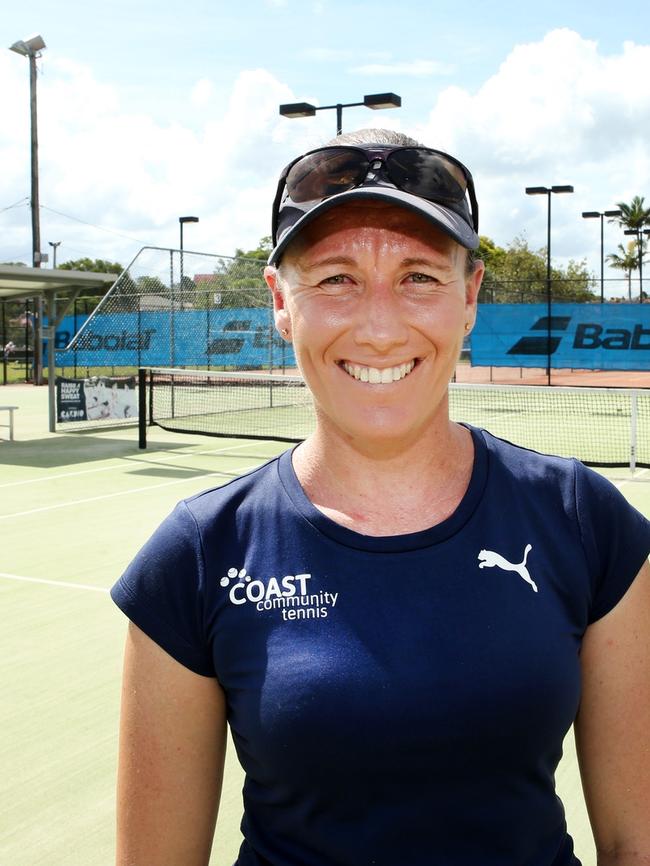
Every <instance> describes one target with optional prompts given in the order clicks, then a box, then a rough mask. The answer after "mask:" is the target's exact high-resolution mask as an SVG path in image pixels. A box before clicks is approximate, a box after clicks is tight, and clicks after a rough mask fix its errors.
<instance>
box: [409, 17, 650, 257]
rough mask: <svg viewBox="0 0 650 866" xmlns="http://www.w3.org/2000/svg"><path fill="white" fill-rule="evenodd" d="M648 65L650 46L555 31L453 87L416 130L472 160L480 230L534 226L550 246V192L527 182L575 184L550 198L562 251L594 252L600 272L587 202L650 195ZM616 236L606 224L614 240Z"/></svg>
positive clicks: (591, 206) (537, 242)
mask: <svg viewBox="0 0 650 866" xmlns="http://www.w3.org/2000/svg"><path fill="white" fill-rule="evenodd" d="M648 68H650V45H635V44H633V43H625V44H624V45H623V47H622V50H621V51H620V52H619V53H616V54H610V55H606V54H604V53H602V52H601V51H600V50H599V47H598V45H597V43H595V42H593V41H590V40H587V39H583V38H582V37H581V36H580V35H579V34H578V33H575V32H573V31H570V30H566V29H561V30H554V31H552V32H550V33H548V34H547V35H546V37H545V38H544V39H542V40H541V41H539V42H536V43H530V44H526V45H518V46H516V47H515V48H514V49H513V50H512V51H511V53H510V54H509V55H508V57H507V58H506V59H505V60H504V62H503V63H502V65H501V67H500V68H499V70H498V71H497V72H496V74H495V75H493V76H492V77H491V78H489V79H488V80H487V81H486V82H485V83H484V84H483V85H482V86H481V87H480V88H479V89H478V90H477V91H476V92H475V93H470V92H468V91H466V90H462V89H460V88H458V87H449V88H446V89H445V90H444V91H443V92H442V93H440V95H439V97H438V99H437V102H436V104H435V106H434V107H433V109H432V111H431V113H430V115H429V118H428V119H427V121H426V122H425V123H424V124H422V126H421V127H420V128H419V129H417V130H415V132H416V135H417V137H418V138H420V139H421V140H424V141H426V142H427V143H428V144H430V145H431V146H433V147H440V148H441V149H443V150H449V151H450V152H451V153H454V154H455V155H457V156H459V158H460V159H462V160H463V161H465V162H466V163H467V164H468V165H469V166H470V167H471V169H472V171H473V173H474V176H475V179H476V182H477V187H478V191H479V198H480V202H481V210H482V227H481V231H482V232H483V233H485V234H488V235H491V236H492V237H494V238H495V239H496V240H497V241H498V242H501V243H504V242H508V241H509V240H511V239H512V238H513V237H514V236H515V235H517V234H521V233H522V232H524V231H525V232H526V234H527V236H528V239H529V241H530V243H531V245H532V246H533V247H541V246H543V245H544V244H545V243H546V231H545V229H546V219H545V217H546V209H545V206H544V202H543V200H542V199H541V198H537V199H536V198H530V197H527V196H526V195H525V193H524V187H525V186H529V185H531V186H537V185H543V186H550V185H553V184H567V183H568V184H573V186H574V187H575V193H574V194H573V195H570V196H561V197H560V196H554V197H553V216H552V225H553V251H554V255H555V254H557V255H558V256H559V257H565V258H566V257H569V256H571V257H573V258H582V257H585V256H586V257H588V259H589V263H590V265H591V267H592V268H593V270H594V271H597V272H599V268H600V265H599V259H600V251H599V238H597V237H596V236H595V235H594V232H593V226H590V225H589V224H585V223H586V221H584V220H582V219H581V216H580V214H581V211H583V210H605V209H609V208H611V207H612V206H613V205H614V204H615V203H616V202H618V201H621V200H623V201H627V200H629V199H630V198H632V196H633V195H637V194H638V195H645V196H646V199H650V156H649V154H648V141H650V91H649V90H648V88H647V87H645V86H644V85H642V84H641V82H643V81H644V77H647V69H648ZM618 241H619V237H618V234H617V230H615V229H614V228H613V227H609V228H608V229H606V245H607V244H608V242H609V247H610V248H612V249H613V248H614V247H615V246H616V244H617V243H618Z"/></svg>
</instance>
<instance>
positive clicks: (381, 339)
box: [355, 286, 408, 354]
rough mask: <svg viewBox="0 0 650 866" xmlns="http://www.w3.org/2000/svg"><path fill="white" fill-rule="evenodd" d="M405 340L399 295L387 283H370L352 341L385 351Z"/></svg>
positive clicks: (405, 324) (383, 352) (381, 351)
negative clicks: (372, 284) (380, 284)
mask: <svg viewBox="0 0 650 866" xmlns="http://www.w3.org/2000/svg"><path fill="white" fill-rule="evenodd" d="M407 340H408V325H407V323H406V321H405V319H404V314H403V310H402V309H401V305H400V303H399V298H398V297H397V296H396V295H395V293H394V292H393V291H392V290H391V289H390V288H387V287H381V286H376V287H375V286H373V287H370V289H369V290H368V291H367V292H366V293H365V297H364V303H363V304H360V306H359V315H358V321H357V325H356V330H355V341H356V342H357V344H358V345H360V346H361V345H365V346H371V347H372V348H373V349H374V350H375V351H377V352H380V353H382V354H385V353H387V352H389V351H390V349H392V348H393V347H394V346H401V345H404V343H406V341H407Z"/></svg>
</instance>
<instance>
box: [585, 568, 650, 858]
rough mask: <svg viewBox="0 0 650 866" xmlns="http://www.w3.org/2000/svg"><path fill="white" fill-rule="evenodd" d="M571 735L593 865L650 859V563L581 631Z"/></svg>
mask: <svg viewBox="0 0 650 866" xmlns="http://www.w3.org/2000/svg"><path fill="white" fill-rule="evenodd" d="M581 663H582V675H583V690H582V700H581V704H580V712H579V714H578V718H577V720H576V740H577V747H578V757H579V761H580V771H581V775H582V783H583V787H584V791H585V800H586V803H587V809H588V811H589V817H590V819H591V824H592V828H593V831H594V838H595V840H596V849H597V851H598V866H650V566H649V565H648V563H647V562H646V563H645V565H644V566H643V568H642V569H641V571H640V572H639V575H638V577H637V578H636V580H635V581H634V583H633V584H632V586H631V587H630V589H629V590H628V591H627V593H626V594H625V596H624V597H623V598H622V599H621V601H620V602H619V603H618V604H617V605H616V607H615V608H614V609H613V610H612V611H610V612H609V613H608V614H607V615H606V616H604V617H603V618H602V619H600V620H598V621H597V622H595V623H594V624H593V625H591V626H590V627H589V628H588V629H587V632H586V634H585V637H584V642H583V645H582V654H581Z"/></svg>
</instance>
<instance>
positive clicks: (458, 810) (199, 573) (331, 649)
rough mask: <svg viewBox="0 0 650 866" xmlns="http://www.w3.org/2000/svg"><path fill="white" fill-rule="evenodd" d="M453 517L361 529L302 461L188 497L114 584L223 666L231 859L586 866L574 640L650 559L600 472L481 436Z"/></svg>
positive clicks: (155, 631)
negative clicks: (565, 748)
mask: <svg viewBox="0 0 650 866" xmlns="http://www.w3.org/2000/svg"><path fill="white" fill-rule="evenodd" d="M472 436H473V440H474V447H475V460H474V468H473V473H472V477H471V480H470V484H469V487H468V490H467V492H466V494H465V496H464V497H463V500H462V501H461V503H460V504H459V506H458V508H457V509H456V511H455V512H454V513H453V514H452V515H451V516H450V517H449V518H448V519H447V520H445V521H443V522H442V523H440V524H438V525H437V526H434V527H432V528H431V529H427V530H425V531H422V532H416V533H411V534H406V535H399V536H389V537H379V538H378V537H370V536H364V535H361V534H359V533H357V532H354V531H352V530H350V529H347V528H345V527H343V526H340V525H339V524H336V523H334V522H333V521H331V520H330V519H329V518H327V517H326V516H325V515H323V514H322V513H321V512H319V511H318V510H317V509H316V508H315V507H314V506H313V505H312V503H311V502H310V501H309V500H308V498H307V497H306V495H305V493H304V491H303V490H302V488H301V486H300V484H299V482H298V480H297V478H296V476H295V473H294V471H293V467H292V464H291V453H290V452H285V453H284V454H283V455H281V456H280V457H279V458H277V459H275V460H272V461H271V462H269V463H267V464H265V465H264V466H263V467H261V468H259V469H257V470H255V471H254V472H251V473H250V474H248V475H246V476H244V477H242V478H239V479H237V480H235V481H232V482H230V483H229V484H226V485H224V486H223V487H220V488H217V489H214V490H208V491H206V492H204V493H202V494H199V495H198V496H195V497H192V498H191V499H188V500H186V501H184V502H182V503H180V504H179V505H178V506H177V508H176V509H175V511H174V512H173V513H172V514H171V516H170V517H169V518H168V519H167V520H166V521H165V522H164V523H163V524H162V526H161V527H160V528H159V529H158V530H157V532H156V533H155V534H154V536H153V537H152V538H151V539H150V541H149V542H148V543H147V544H146V545H145V547H144V548H143V549H142V550H141V551H140V553H139V554H138V555H137V556H136V558H135V559H134V561H133V562H132V564H131V565H130V566H129V568H128V569H127V571H126V572H125V574H124V575H123V576H122V578H121V579H120V580H119V581H118V583H117V584H116V585H115V587H114V588H113V590H112V595H113V598H114V600H115V601H116V602H117V604H118V605H119V606H120V607H121V608H122V610H123V611H124V612H125V613H126V614H127V616H128V617H129V618H130V619H131V620H133V622H135V623H136V624H137V625H138V626H139V627H140V628H141V629H143V630H144V631H145V632H146V633H147V634H148V635H149V636H150V637H151V638H152V639H153V640H155V641H156V642H157V643H159V644H160V646H162V647H163V648H164V649H165V650H166V651H167V652H168V653H170V654H171V655H172V656H173V657H174V658H176V659H177V660H178V661H179V662H181V663H182V664H184V665H186V666H187V667H188V668H190V669H191V670H193V671H195V672H196V673H199V674H202V675H204V676H216V677H217V678H218V680H219V682H220V684H221V686H222V687H223V689H224V692H225V694H226V698H227V705H228V721H229V724H230V727H231V730H232V735H233V739H234V742H235V746H236V748H237V752H238V756H239V759H240V761H241V763H242V766H243V768H244V770H245V773H246V779H245V784H244V817H243V821H242V831H243V834H244V842H243V844H242V848H241V851H240V855H239V858H238V860H237V866H371V864H372V866H432V864H435V866H438V864H441V866H442V864H444V866H477V864H481V866H575V864H578V860H577V859H576V857H575V855H574V854H573V846H572V841H571V839H570V837H569V836H568V835H567V832H566V824H565V820H564V812H563V808H562V805H561V803H560V802H559V800H558V798H557V797H556V795H555V790H554V772H555V768H556V766H557V763H558V761H559V759H560V757H561V746H562V740H563V738H564V736H565V734H566V732H567V730H568V729H569V727H570V726H571V724H572V722H573V720H574V718H575V715H576V712H577V710H578V706H579V702H580V645H581V639H582V636H583V634H584V632H585V629H586V628H587V626H588V625H589V623H591V622H593V621H594V620H597V619H598V618H600V617H602V616H603V615H604V614H606V613H607V612H608V611H609V610H611V609H612V607H614V605H616V603H617V602H618V601H619V599H620V598H621V597H622V596H623V594H624V593H625V591H626V590H627V588H628V587H629V585H630V583H631V582H632V580H633V579H634V577H635V575H636V574H637V573H638V571H639V569H640V567H641V565H642V563H643V561H644V559H645V558H646V557H647V555H648V552H649V551H650V524H649V523H648V521H647V520H646V519H645V518H644V517H642V516H641V514H639V513H638V512H637V511H635V510H634V509H633V508H632V507H631V506H630V505H629V504H628V503H627V502H626V501H625V499H624V498H623V496H622V495H621V494H620V493H619V492H618V490H616V488H615V487H614V486H613V485H611V484H610V483H609V482H608V481H606V480H605V479H603V478H602V477H601V476H600V475H598V474H596V473H594V472H592V471H590V470H588V469H586V468H585V467H584V466H583V465H582V464H580V463H578V462H577V461H574V460H567V459H562V458H555V457H547V456H543V455H540V454H537V453H535V452H532V451H529V450H526V449H523V448H519V447H516V446H514V445H511V444H510V443H507V442H504V441H503V440H499V439H496V438H495V437H493V436H491V435H490V434H488V433H486V432H485V431H478V430H475V429H472Z"/></svg>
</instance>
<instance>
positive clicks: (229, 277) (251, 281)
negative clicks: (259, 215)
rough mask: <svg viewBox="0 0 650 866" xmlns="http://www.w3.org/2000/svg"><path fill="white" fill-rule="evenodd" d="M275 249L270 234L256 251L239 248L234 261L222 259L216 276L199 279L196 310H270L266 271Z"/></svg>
mask: <svg viewBox="0 0 650 866" xmlns="http://www.w3.org/2000/svg"><path fill="white" fill-rule="evenodd" d="M271 249H272V244H271V238H270V237H269V236H268V235H267V236H265V237H263V238H261V239H260V241H259V243H258V245H257V247H256V248H255V249H254V250H248V251H244V250H242V249H236V250H235V255H234V257H233V258H225V257H224V258H221V259H219V261H218V263H217V265H216V267H215V269H214V273H213V274H210V275H209V276H208V275H204V276H201V277H200V278H199V276H197V277H196V278H195V279H196V285H197V295H196V307H197V308H200V309H211V308H213V307H215V306H216V307H220V308H224V307H225V308H229V307H230V308H233V307H268V305H269V291H268V289H267V287H266V284H265V282H264V275H263V272H264V265H265V264H266V261H267V259H268V257H269V253H270V252H271Z"/></svg>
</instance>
